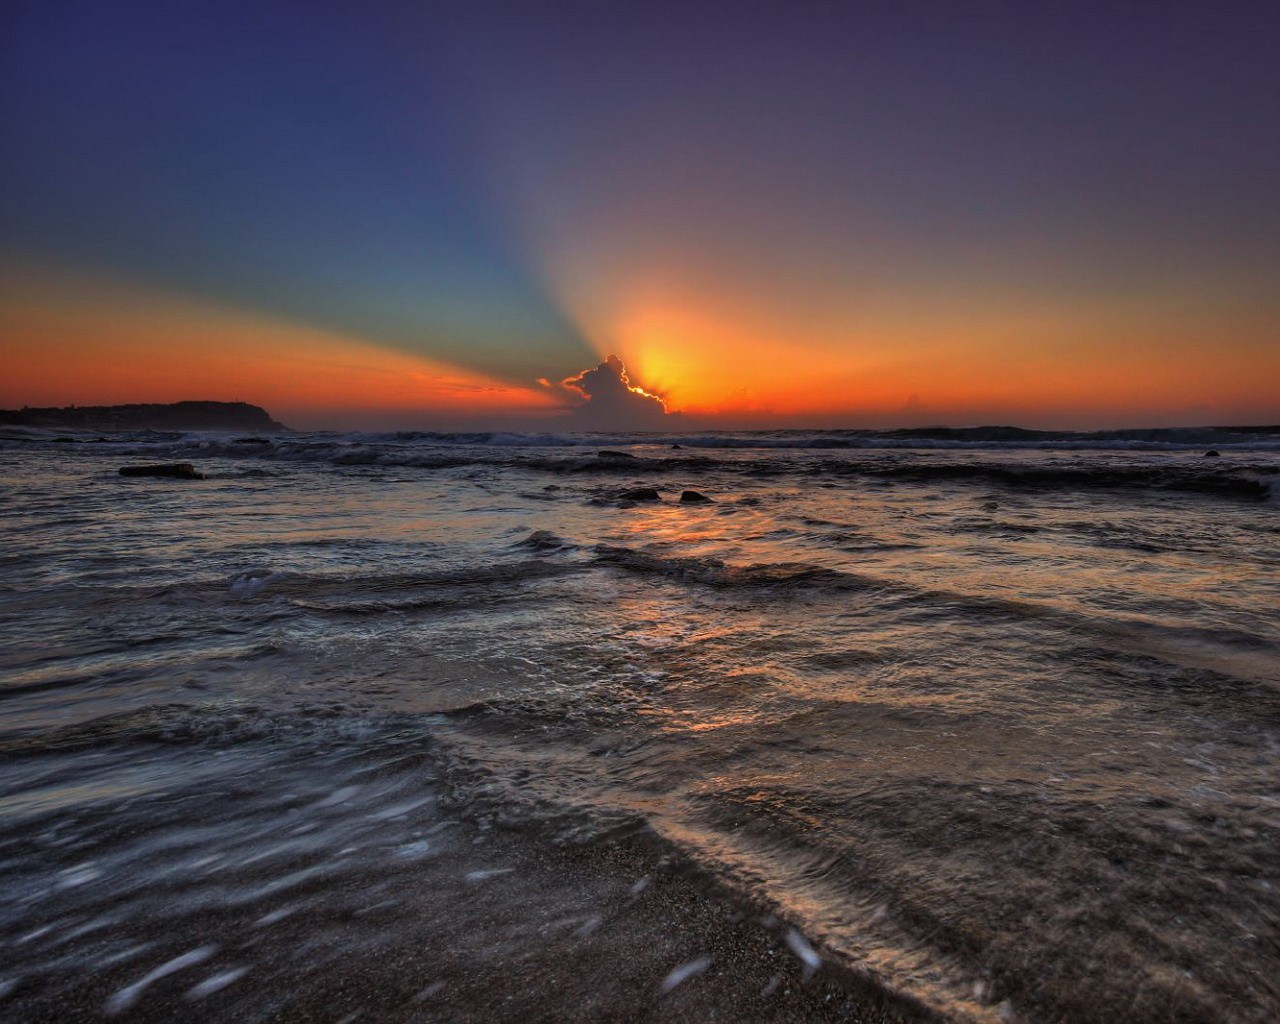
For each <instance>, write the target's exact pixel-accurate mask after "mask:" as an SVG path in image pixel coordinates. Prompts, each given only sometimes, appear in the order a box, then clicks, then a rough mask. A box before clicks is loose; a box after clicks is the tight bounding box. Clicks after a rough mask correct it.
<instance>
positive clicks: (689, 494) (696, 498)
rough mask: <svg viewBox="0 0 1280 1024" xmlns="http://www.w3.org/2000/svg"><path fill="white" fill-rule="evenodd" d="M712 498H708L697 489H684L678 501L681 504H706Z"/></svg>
mask: <svg viewBox="0 0 1280 1024" xmlns="http://www.w3.org/2000/svg"><path fill="white" fill-rule="evenodd" d="M712 500H713V499H711V498H708V497H707V496H706V495H705V494H700V493H699V492H697V491H685V492H684V493H682V494H681V495H680V503H681V504H683V505H707V504H710V503H711V501H712Z"/></svg>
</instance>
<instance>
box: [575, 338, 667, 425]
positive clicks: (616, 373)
mask: <svg viewBox="0 0 1280 1024" xmlns="http://www.w3.org/2000/svg"><path fill="white" fill-rule="evenodd" d="M560 386H561V387H562V388H564V389H565V390H566V391H568V392H569V393H570V394H571V395H573V396H575V397H578V398H581V399H582V404H580V405H579V406H578V407H577V408H576V409H574V411H573V417H574V419H575V420H576V421H577V422H578V424H579V425H580V426H582V427H583V428H584V429H590V430H619V429H630V430H644V429H653V430H657V429H661V428H662V427H664V426H666V425H667V423H666V422H665V419H666V415H667V409H666V406H665V405H663V403H662V399H661V398H659V397H658V396H657V395H654V394H650V393H649V392H647V391H645V390H644V389H643V388H640V387H637V386H636V385H635V384H633V383H632V382H631V378H630V377H628V376H627V368H626V367H625V366H623V365H622V360H621V359H619V358H618V357H617V356H609V357H608V358H607V359H606V360H605V361H604V362H603V363H600V364H599V365H598V366H595V367H593V368H592V369H590V370H583V371H582V372H581V373H580V374H578V375H577V376H576V377H566V378H565V379H564V380H562V381H561V382H560Z"/></svg>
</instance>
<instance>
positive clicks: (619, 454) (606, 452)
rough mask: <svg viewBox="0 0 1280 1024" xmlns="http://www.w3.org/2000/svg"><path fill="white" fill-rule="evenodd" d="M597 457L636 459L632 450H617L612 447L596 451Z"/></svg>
mask: <svg viewBox="0 0 1280 1024" xmlns="http://www.w3.org/2000/svg"><path fill="white" fill-rule="evenodd" d="M596 458H597V459H634V458H635V456H634V455H632V454H631V453H630V452H615V451H613V450H612V449H611V448H602V449H601V450H600V451H598V452H596Z"/></svg>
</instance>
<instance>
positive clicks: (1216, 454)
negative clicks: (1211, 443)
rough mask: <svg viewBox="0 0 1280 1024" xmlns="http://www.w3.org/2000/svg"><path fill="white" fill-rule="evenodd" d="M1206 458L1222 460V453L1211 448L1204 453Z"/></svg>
mask: <svg viewBox="0 0 1280 1024" xmlns="http://www.w3.org/2000/svg"><path fill="white" fill-rule="evenodd" d="M1204 457H1205V458H1206V459H1220V458H1222V452H1220V451H1218V449H1217V448H1210V449H1209V450H1208V451H1207V452H1205V453H1204Z"/></svg>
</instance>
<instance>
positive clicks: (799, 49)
mask: <svg viewBox="0 0 1280 1024" xmlns="http://www.w3.org/2000/svg"><path fill="white" fill-rule="evenodd" d="M615 7H616V9H615ZM1278 52H1280V13H1278V12H1277V9H1275V8H1273V7H1272V6H1271V5H1267V4H1262V3H1258V4H1249V5H1244V4H1236V5H1233V4H1230V3H1226V4H1224V3H1215V4H1208V3H1198V4H1183V3H1176V2H1175V3H1168V4H1159V5H1157V4H1149V3H1148V4H1142V5H1127V4H1124V3H1110V4H1097V5H1093V4H1088V3H1081V4H1071V5H1067V4H1038V3H1030V2H1023V3H1007V4H1006V3H989V2H972V3H966V4H937V3H911V2H904V0H900V2H896V3H884V4H880V3H862V4H834V3H824V4H816V3H814V4H811V3H804V2H793V3H772V4H755V3H750V2H746V0H739V2H736V3H732V4H730V3H723V4H722V3H688V2H684V3H678V4H677V3H665V2H651V3H646V4H635V5H610V4H601V3H582V4H571V3H526V4H510V3H504V4H486V3H474V4H465V5H464V4H437V3H422V2H415V3H408V2H405V3H377V2H376V0H375V2H366V3H360V4H356V3H327V2H323V0H312V2H308V3H297V4H292V3H276V2H271V0H263V2H259V3H252V4H240V3H236V2H234V0H233V2H226V3H219V4H200V5H196V4H185V3H173V2H168V3H163V4H158V3H157V4H152V3H129V2H116V0H92V2H85V3H76V2H69V3H61V2H58V0H50V2H41V3H35V2H29V0H16V2H15V0H10V2H9V3H8V4H6V5H5V6H4V9H3V12H2V13H0V140H2V141H0V358H2V362H3V365H4V371H3V372H2V373H0V407H18V406H22V405H63V404H72V403H74V404H79V405H88V404H103V403H114V402H128V401H176V400H181V399H222V400H231V399H239V400H244V401H250V402H254V403H256V404H260V405H263V406H265V407H266V408H268V409H269V410H270V411H271V412H272V413H273V414H274V415H276V416H277V417H278V418H280V419H282V420H284V421H285V422H288V423H290V424H291V425H295V426H302V427H321V426H331V427H341V428H349V427H360V426H367V427H391V426H395V427H427V428H442V427H444V428H449V427H457V428H468V429H470V428H477V427H479V428H483V427H486V426H493V427H528V428H535V427H544V426H549V427H554V426H565V427H568V428H580V429H609V428H612V427H637V428H644V429H661V428H663V427H664V426H671V427H674V426H676V425H677V424H679V425H680V426H681V427H686V426H688V425H706V426H720V427H730V428H732V427H774V426H780V427H781V426H786V427H804V426H813V427H888V426H915V425H932V424H943V423H945V424H951V425H974V424H981V423H1016V424H1020V425H1024V426H1038V427H1066V428H1104V427H1123V426H1166V425H1193V424H1211V423H1216V424H1221V423H1275V422H1277V421H1280V108H1278V107H1277V102H1276V98H1277V97H1278V96H1280V60H1277V58H1276V54H1277V53H1278Z"/></svg>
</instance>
